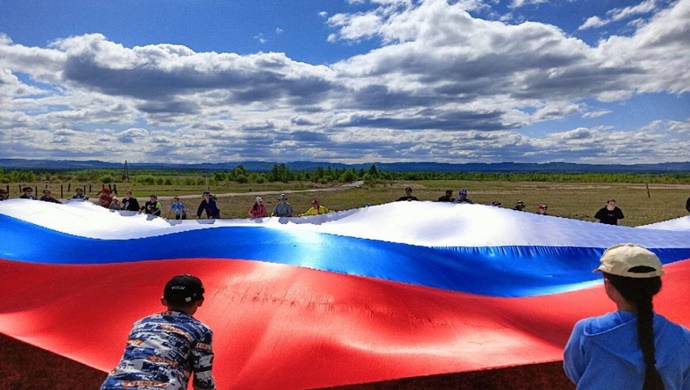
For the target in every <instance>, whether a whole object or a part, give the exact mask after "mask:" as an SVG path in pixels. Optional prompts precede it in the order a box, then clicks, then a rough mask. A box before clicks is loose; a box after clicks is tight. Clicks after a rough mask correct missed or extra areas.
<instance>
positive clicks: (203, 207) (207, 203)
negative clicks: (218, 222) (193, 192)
mask: <svg viewBox="0 0 690 390" xmlns="http://www.w3.org/2000/svg"><path fill="white" fill-rule="evenodd" d="M202 196H203V197H204V199H203V200H202V201H201V203H200V204H199V208H198V209H197V210H196V217H197V218H201V214H202V213H203V212H206V218H207V219H218V218H220V210H218V206H217V205H216V201H215V200H213V198H212V197H211V193H210V192H208V191H206V192H204V194H203V195H202Z"/></svg>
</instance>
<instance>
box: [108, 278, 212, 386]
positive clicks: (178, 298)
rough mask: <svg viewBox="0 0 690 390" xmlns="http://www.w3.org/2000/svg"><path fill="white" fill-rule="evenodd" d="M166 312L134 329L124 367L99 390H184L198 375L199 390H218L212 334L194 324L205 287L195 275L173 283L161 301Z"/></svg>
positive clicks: (117, 370)
mask: <svg viewBox="0 0 690 390" xmlns="http://www.w3.org/2000/svg"><path fill="white" fill-rule="evenodd" d="M161 303H162V304H163V306H167V308H168V309H167V311H164V312H162V313H157V314H153V315H150V316H148V317H144V318H142V319H140V320H139V321H137V322H135V323H134V326H133V327H132V330H131V331H130V333H129V337H128V340H127V347H125V352H124V354H123V355H122V359H120V363H119V364H118V365H117V366H116V367H115V368H114V369H113V370H112V371H111V372H110V374H108V377H107V378H106V379H105V381H104V382H103V384H102V385H101V388H100V390H115V389H117V390H120V389H128V388H133V389H154V388H155V389H158V388H161V389H180V390H185V389H187V386H188V384H189V378H190V376H191V375H192V373H193V374H194V380H193V386H194V389H196V390H201V389H204V390H213V389H215V388H216V385H215V381H214V379H213V374H212V372H211V371H212V367H213V348H212V339H213V331H212V330H211V329H210V328H209V327H208V326H207V325H205V324H204V323H202V322H201V321H199V320H197V319H196V318H194V317H193V316H194V314H195V313H196V311H197V309H198V308H199V307H201V305H202V304H203V303H204V286H203V284H202V283H201V280H200V279H199V278H197V277H196V276H192V275H178V276H175V277H173V278H172V279H170V280H169V281H168V282H167V283H166V285H165V288H164V289H163V297H162V298H161Z"/></svg>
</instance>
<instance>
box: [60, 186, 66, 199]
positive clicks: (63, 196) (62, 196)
mask: <svg viewBox="0 0 690 390" xmlns="http://www.w3.org/2000/svg"><path fill="white" fill-rule="evenodd" d="M63 189H64V188H63V185H62V184H60V199H64V198H65V194H64V192H63Z"/></svg>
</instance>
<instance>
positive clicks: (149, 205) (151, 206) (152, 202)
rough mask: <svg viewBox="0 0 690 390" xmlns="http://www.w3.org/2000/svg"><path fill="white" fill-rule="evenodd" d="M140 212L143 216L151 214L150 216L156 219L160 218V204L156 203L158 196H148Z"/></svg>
mask: <svg viewBox="0 0 690 390" xmlns="http://www.w3.org/2000/svg"><path fill="white" fill-rule="evenodd" d="M141 211H143V212H144V214H151V215H155V216H156V217H160V216H161V204H160V203H159V202H158V196H156V195H151V196H149V201H148V202H146V203H144V206H143V207H142V208H141Z"/></svg>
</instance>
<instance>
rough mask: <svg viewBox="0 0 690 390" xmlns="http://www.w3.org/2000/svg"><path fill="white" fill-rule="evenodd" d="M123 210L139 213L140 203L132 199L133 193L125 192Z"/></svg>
mask: <svg viewBox="0 0 690 390" xmlns="http://www.w3.org/2000/svg"><path fill="white" fill-rule="evenodd" d="M121 203H122V210H127V211H139V201H138V200H137V198H134V197H132V191H127V192H125V198H124V199H122V202H121Z"/></svg>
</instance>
